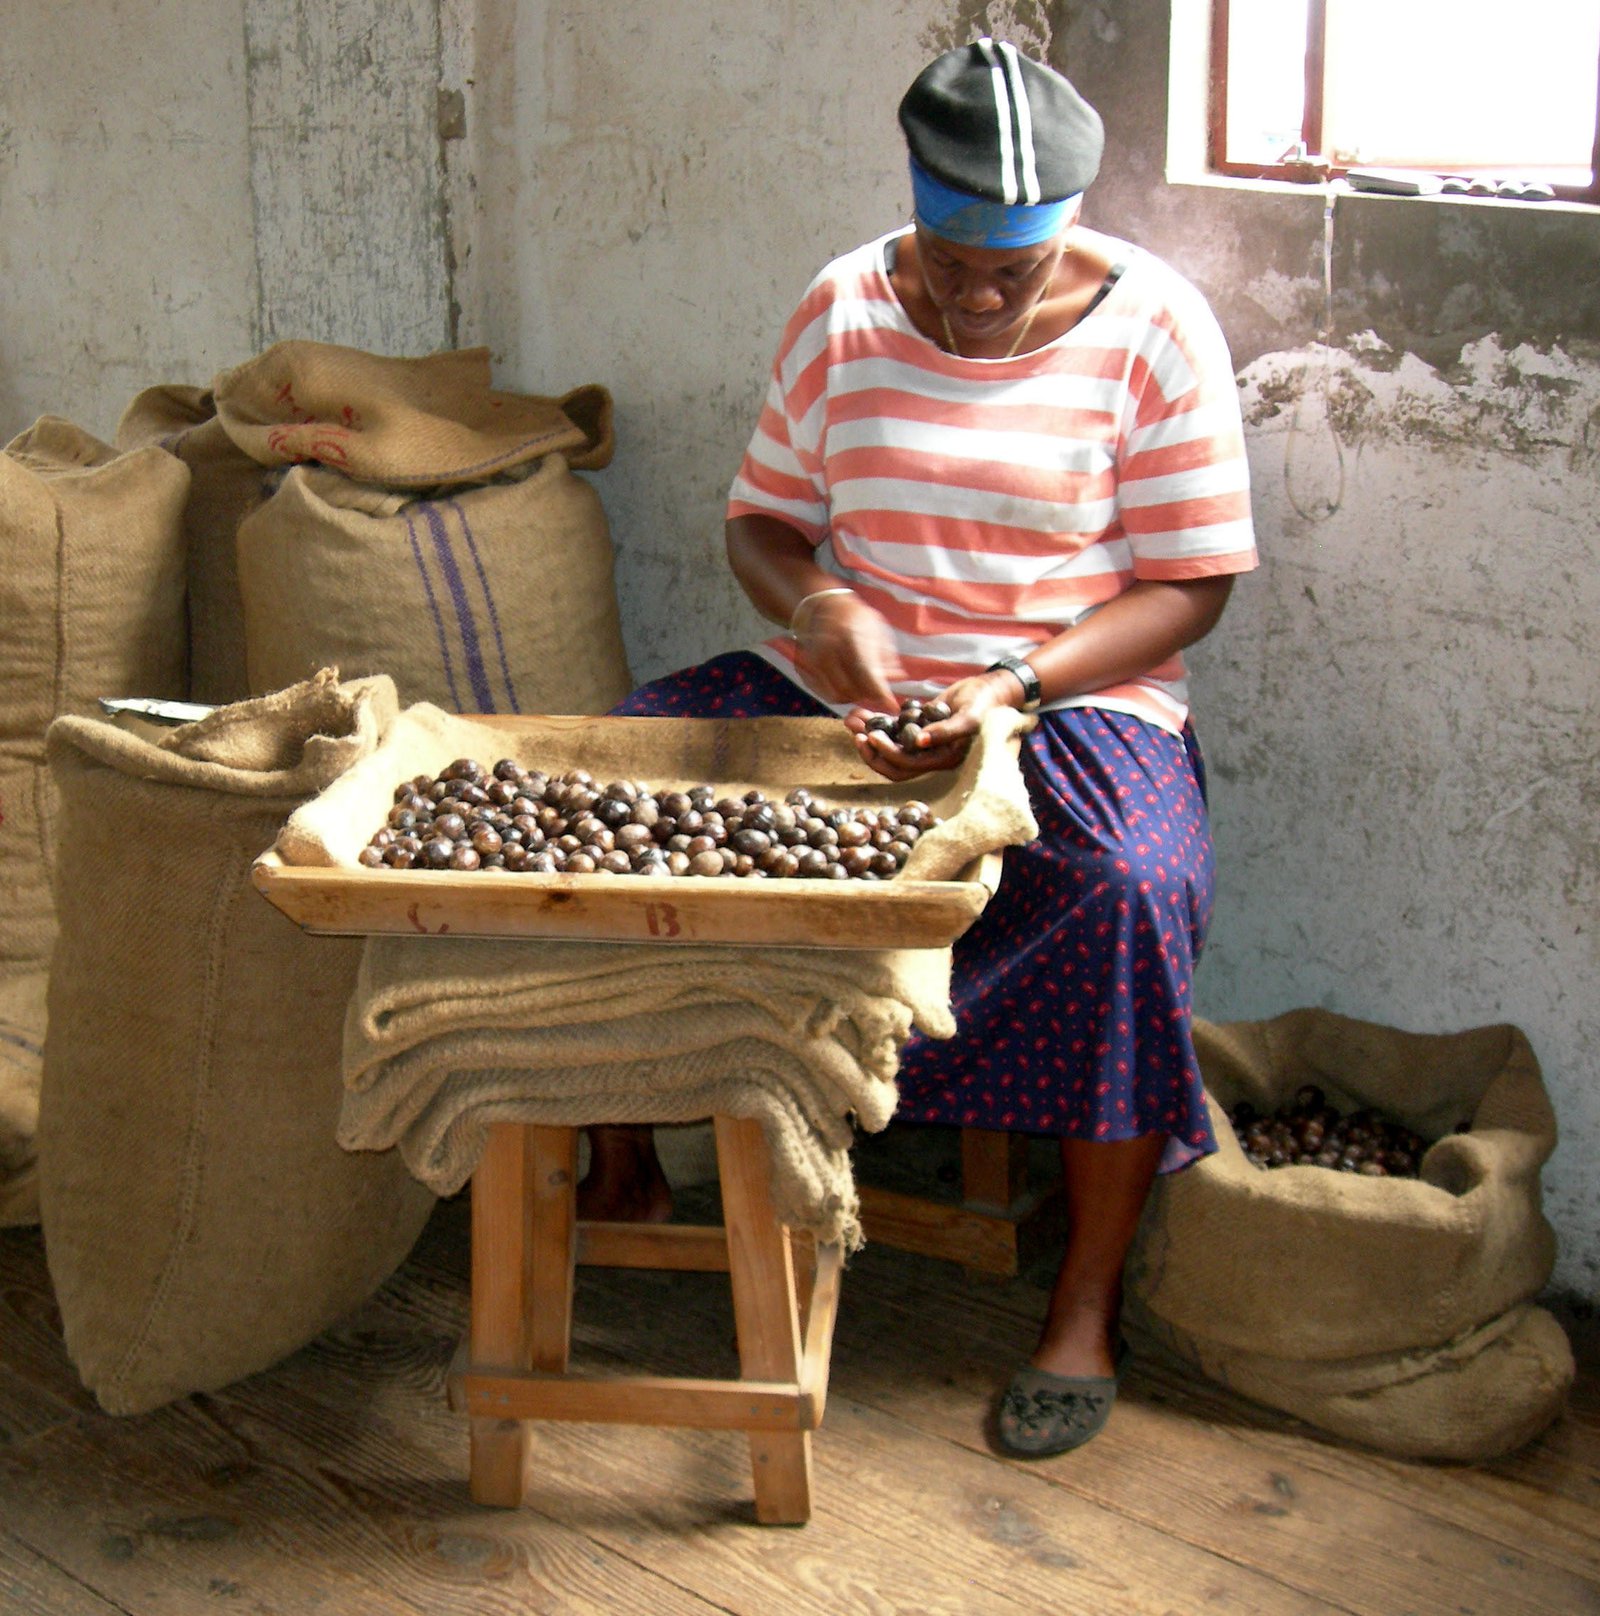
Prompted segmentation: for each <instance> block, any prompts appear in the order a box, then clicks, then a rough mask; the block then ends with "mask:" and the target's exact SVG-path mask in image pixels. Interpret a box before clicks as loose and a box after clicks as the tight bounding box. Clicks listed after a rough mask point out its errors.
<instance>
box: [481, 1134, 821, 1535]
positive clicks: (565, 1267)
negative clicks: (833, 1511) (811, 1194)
mask: <svg viewBox="0 0 1600 1616" xmlns="http://www.w3.org/2000/svg"><path fill="white" fill-rule="evenodd" d="M716 1136H717V1162H718V1171H719V1174H720V1176H721V1180H722V1210H723V1225H722V1226H721V1227H718V1226H716V1225H688V1224H642V1223H580V1222H579V1221H578V1219H577V1210H576V1192H577V1165H578V1132H577V1129H576V1128H549V1127H536V1126H532V1125H528V1124H523V1123H515V1122H501V1123H496V1124H494V1125H493V1127H492V1128H491V1129H490V1131H489V1138H488V1143H487V1145H486V1147H485V1149H484V1153H483V1160H482V1162H481V1163H480V1165H479V1167H478V1170H477V1172H476V1174H475V1175H474V1176H473V1180H472V1302H471V1327H470V1331H469V1334H468V1337H467V1340H466V1342H465V1343H463V1347H462V1350H461V1352H460V1353H458V1354H457V1361H456V1364H455V1365H454V1366H453V1367H452V1369H451V1373H450V1383H449V1384H450V1406H451V1407H452V1408H454V1409H456V1410H458V1411H459V1412H464V1413H466V1414H468V1415H470V1416H471V1420H472V1496H473V1498H474V1499H475V1500H476V1501H477V1502H478V1503H480V1504H494V1505H500V1506H503V1507H505V1508H512V1509H514V1508H516V1507H517V1506H518V1505H520V1504H521V1503H522V1500H523V1495H524V1492H525V1490H526V1487H527V1481H528V1469H529V1463H530V1460H531V1457H532V1452H531V1450H532V1429H531V1425H530V1422H531V1421H534V1420H593V1421H608V1422H615V1423H618V1424H624V1425H686V1426H695V1427H699V1428H702V1429H707V1430H733V1431H748V1432H749V1433H750V1459H751V1465H752V1468H753V1471H754V1476H755V1500H756V1518H757V1519H758V1520H759V1521H762V1522H764V1523H767V1524H770V1525H796V1526H797V1525H801V1524H803V1523H804V1522H805V1521H806V1520H808V1519H809V1518H810V1515H811V1432H812V1431H814V1430H815V1429H816V1428H817V1426H818V1425H820V1424H821V1423H822V1410H823V1405H824V1403H825V1401H826V1399H827V1392H828V1361H829V1354H830V1351H831V1348H832V1344H833V1321H834V1314H835V1311H836V1309H837V1306H838V1297H839V1272H840V1267H841V1258H840V1251H839V1248H838V1247H837V1246H817V1245H815V1243H814V1242H812V1241H811V1240H810V1239H809V1237H806V1236H800V1235H795V1234H794V1233H793V1232H792V1231H790V1230H787V1229H786V1228H785V1227H784V1226H783V1225H782V1224H780V1223H779V1222H778V1219H777V1215H776V1213H775V1212H774V1210H773V1206H772V1196H771V1191H770V1189H769V1184H768V1172H769V1165H768V1153H767V1147H766V1141H765V1139H764V1138H763V1136H762V1133H761V1126H760V1124H759V1123H756V1122H750V1121H746V1120H744V1119H742V1118H735V1117H726V1116H719V1117H717V1118H716ZM797 1248H798V1250H797ZM797 1256H798V1258H799V1261H798V1263H797ZM575 1263H591V1264H595V1265H599V1266H609V1267H622V1268H672V1269H679V1270H685V1269H689V1270H725V1271H726V1272H727V1273H728V1275H729V1278H730V1280H731V1281H732V1286H733V1311H734V1318H735V1321H736V1323H737V1326H738V1336H739V1368H740V1372H741V1376H740V1378H739V1379H738V1380H694V1379H687V1378H682V1377H672V1376H654V1375H639V1376H625V1377H621V1378H605V1379H595V1378H591V1377H587V1376H583V1375H574V1374H569V1373H568V1372H567V1361H568V1353H569V1350H570V1344H571V1335H572V1283H573V1267H574V1264H575Z"/></svg>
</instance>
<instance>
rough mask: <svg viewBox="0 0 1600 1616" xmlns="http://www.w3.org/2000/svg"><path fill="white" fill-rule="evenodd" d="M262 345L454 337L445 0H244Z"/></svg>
mask: <svg viewBox="0 0 1600 1616" xmlns="http://www.w3.org/2000/svg"><path fill="white" fill-rule="evenodd" d="M244 50H245V68H246V83H247V86H248V91H249V94H248V105H249V115H250V197H251V205H252V209H253V214H254V237H255V247H256V255H257V266H258V277H259V282H258V293H257V306H256V312H255V324H254V339H255V340H254V344H253V346H254V347H265V346H266V345H267V344H268V343H271V342H276V341H278V340H279V339H280V338H284V337H309V338H312V339H314V340H316V341H319V342H339V343H345V344H347V345H349V346H351V347H356V348H370V349H372V350H374V351H376V352H378V353H390V354H421V353H431V352H433V351H434V350H436V349H439V348H443V347H446V346H448V345H449V342H450V335H451V311H450V287H449V259H448V255H447V254H446V252H445V246H444V243H445V221H444V208H443V201H442V183H443V170H442V162H441V156H440V142H439V129H438V123H439V50H440V45H439V8H438V0H340V4H338V5H333V6H330V5H328V4H326V3H325V0H245V6H244Z"/></svg>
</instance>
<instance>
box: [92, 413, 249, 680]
mask: <svg viewBox="0 0 1600 1616" xmlns="http://www.w3.org/2000/svg"><path fill="white" fill-rule="evenodd" d="M147 444H155V445H157V446H159V447H160V448H163V449H165V450H167V451H168V453H170V454H174V455H176V456H177V457H178V459H179V460H181V461H182V462H183V463H184V465H186V466H187V467H188V468H189V497H188V501H187V502H186V504H185V505H184V510H183V543H184V555H185V577H186V581H187V585H188V591H189V596H188V623H189V690H188V694H189V697H190V699H191V700H192V701H203V702H212V703H215V704H223V703H227V702H234V701H242V700H243V699H244V698H245V697H246V696H248V695H249V694H250V681H249V676H248V674H247V673H246V670H245V656H244V605H243V603H242V602H241V601H240V599H239V565H238V561H237V560H236V558H235V550H234V536H235V535H236V534H237V533H238V531H239V524H240V522H242V521H243V520H244V518H245V517H246V516H248V515H249V514H250V512H251V511H253V510H254V509H255V508H256V506H257V505H259V504H260V503H261V502H262V500H264V499H265V498H266V497H267V493H268V491H269V489H270V487H271V485H272V483H273V482H274V481H275V477H276V474H275V473H273V472H270V471H268V470H267V469H266V468H265V467H263V466H261V465H260V464H259V463H258V462H256V461H254V460H252V459H251V458H250V456H249V455H247V454H246V453H245V452H244V450H242V449H241V448H240V447H239V446H238V445H237V444H236V443H235V442H234V441H233V439H232V438H230V437H229V436H228V434H227V432H226V430H225V429H224V427H223V425H222V422H221V421H219V420H218V419H217V412H216V400H215V399H214V397H213V396H212V394H211V392H210V390H209V389H203V388H199V387H183V386H163V387H150V388H146V389H145V391H144V392H142V393H140V394H139V396H138V397H137V398H135V399H134V401H133V402H132V403H131V404H130V405H129V406H128V408H127V409H126V410H125V411H124V412H123V416H122V419H121V420H120V421H119V422H118V423H117V445H118V447H119V448H122V449H133V448H138V447H141V446H144V445H147Z"/></svg>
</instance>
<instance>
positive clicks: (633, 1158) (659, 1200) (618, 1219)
mask: <svg viewBox="0 0 1600 1616" xmlns="http://www.w3.org/2000/svg"><path fill="white" fill-rule="evenodd" d="M588 1132H589V1171H588V1172H587V1173H585V1174H584V1176H583V1179H582V1181H581V1182H580V1183H579V1185H578V1217H579V1218H580V1219H581V1220H582V1221H583V1222H585V1223H665V1222H667V1221H668V1219H670V1218H671V1216H672V1186H671V1185H670V1184H668V1183H667V1175H666V1174H665V1173H664V1172H662V1170H661V1163H660V1161H659V1160H658V1158H657V1156H656V1146H655V1130H654V1129H653V1128H650V1127H649V1126H628V1127H622V1126H612V1127H604V1128H600V1127H596V1128H590V1129H589V1130H588Z"/></svg>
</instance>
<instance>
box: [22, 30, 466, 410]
mask: <svg viewBox="0 0 1600 1616" xmlns="http://www.w3.org/2000/svg"><path fill="white" fill-rule="evenodd" d="M64 15H65V13H63V12H62V10H61V9H60V8H50V7H43V6H32V7H23V6H12V7H8V8H7V11H6V17H5V32H4V49H3V50H0V284H3V285H4V286H5V288H6V297H5V301H4V304H3V305H0V434H3V435H4V438H6V439H9V438H10V437H12V436H13V435H14V434H15V433H17V432H18V431H20V430H21V429H22V428H23V427H25V426H26V425H28V423H29V422H30V421H32V420H33V419H34V418H35V417H36V416H38V415H41V414H44V413H46V412H50V413H54V414H65V415H69V416H71V417H72V418H73V419H74V420H76V421H77V422H79V424H81V425H83V426H85V427H87V428H88V429H89V430H90V431H92V432H95V433H97V434H99V435H100V436H101V437H106V438H109V437H110V435H111V433H112V431H113V429H114V428H115V426H116V422H117V418H118V417H119V416H120V414H121V413H122V410H123V407H124V406H125V405H126V403H127V402H128V400H129V399H130V398H131V397H132V396H133V394H135V393H136V392H138V391H139V390H140V389H141V388H143V387H146V386H149V385H150V384H151V383H153V382H166V381H183V382H194V383H199V384H204V383H206V382H209V381H210V379H211V377H212V376H213V375H215V373H216V372H217V371H218V370H220V369H221V368H223V367H224V366H226V365H234V364H238V363H239V362H240V361H241V360H244V359H247V358H249V357H250V356H251V355H252V354H253V353H255V352H256V351H258V350H259V349H260V348H262V347H264V346H265V345H266V344H267V343H269V342H273V341H275V340H277V339H278V338H280V337H284V336H299V337H315V338H318V339H320V340H322V341H327V342H345V343H350V344H353V345H355V346H357V347H372V348H378V349H383V350H385V351H388V352H396V353H403V352H428V351H431V350H432V349H435V348H440V347H444V346H446V345H447V344H448V343H449V341H450V339H451V331H452V319H453V311H452V309H451V306H450V292H449V273H450V264H449V255H448V252H447V236H446V229H445V217H444V191H443V178H444V165H443V160H442V155H441V143H440V139H439V134H438V128H439V119H440V107H439V78H440V65H439V64H440V40H439V14H438V3H437V0H338V3H337V4H336V5H328V4H324V3H320V0H84V3H82V4H80V5H75V6H73V7H72V8H71V17H70V21H68V22H64V21H63V17H64Z"/></svg>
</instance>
